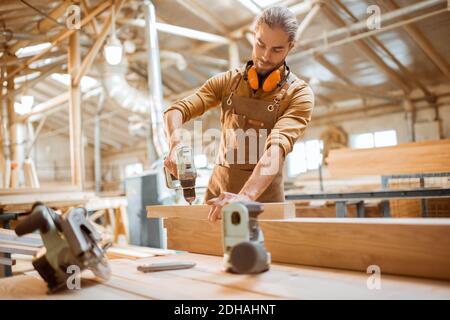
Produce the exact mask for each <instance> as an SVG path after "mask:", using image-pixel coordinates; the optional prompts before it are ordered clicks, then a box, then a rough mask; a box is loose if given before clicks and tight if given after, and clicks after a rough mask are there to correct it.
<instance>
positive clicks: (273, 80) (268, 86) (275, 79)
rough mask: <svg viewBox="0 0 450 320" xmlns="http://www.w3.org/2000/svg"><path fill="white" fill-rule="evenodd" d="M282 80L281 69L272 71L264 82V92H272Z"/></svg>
mask: <svg viewBox="0 0 450 320" xmlns="http://www.w3.org/2000/svg"><path fill="white" fill-rule="evenodd" d="M280 81H281V73H280V70H275V71H272V72H271V73H270V74H269V76H268V77H267V78H266V80H264V83H263V91H264V92H270V91H272V90H274V89H275V88H276V87H277V85H278V84H279V83H280Z"/></svg>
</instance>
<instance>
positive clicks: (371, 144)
mask: <svg viewBox="0 0 450 320" xmlns="http://www.w3.org/2000/svg"><path fill="white" fill-rule="evenodd" d="M395 145H397V132H396V131H395V130H386V131H377V132H374V133H372V132H368V133H362V134H355V135H352V136H350V146H351V147H352V148H355V149H365V148H377V147H387V146H395Z"/></svg>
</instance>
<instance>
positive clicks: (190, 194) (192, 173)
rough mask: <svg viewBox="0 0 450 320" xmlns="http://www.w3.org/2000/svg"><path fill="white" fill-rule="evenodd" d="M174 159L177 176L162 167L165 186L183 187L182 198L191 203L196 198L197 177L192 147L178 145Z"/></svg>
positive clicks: (171, 187)
mask: <svg viewBox="0 0 450 320" xmlns="http://www.w3.org/2000/svg"><path fill="white" fill-rule="evenodd" d="M175 161H176V166H177V177H175V176H174V175H172V174H171V173H170V172H169V170H168V169H167V168H166V167H164V173H165V176H166V186H167V187H168V188H170V189H180V188H181V189H183V196H184V199H185V200H186V201H187V202H188V203H189V204H190V205H191V204H192V202H194V200H195V198H196V194H195V180H196V179H197V171H196V170H195V165H194V156H193V152H192V149H191V148H190V147H187V146H181V147H178V148H177V150H176V159H175Z"/></svg>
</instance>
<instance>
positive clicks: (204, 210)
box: [147, 202, 295, 220]
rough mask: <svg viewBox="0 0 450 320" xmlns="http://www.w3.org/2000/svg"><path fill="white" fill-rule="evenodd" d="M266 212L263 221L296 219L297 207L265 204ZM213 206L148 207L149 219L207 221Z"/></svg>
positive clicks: (287, 204) (288, 203) (288, 204)
mask: <svg viewBox="0 0 450 320" xmlns="http://www.w3.org/2000/svg"><path fill="white" fill-rule="evenodd" d="M263 205H264V211H263V212H262V213H261V214H260V216H259V217H260V218H261V219H290V218H295V205H294V204H293V203H290V202H286V203H264V204H263ZM210 208H211V206H209V205H206V204H196V205H192V206H189V205H156V206H147V217H148V218H175V217H178V218H188V219H201V220H207V219H208V213H209V210H210Z"/></svg>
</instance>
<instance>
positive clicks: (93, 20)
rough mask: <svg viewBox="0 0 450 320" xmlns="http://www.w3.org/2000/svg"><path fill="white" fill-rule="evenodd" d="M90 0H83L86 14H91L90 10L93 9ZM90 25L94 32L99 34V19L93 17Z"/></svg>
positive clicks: (82, 5) (82, 6)
mask: <svg viewBox="0 0 450 320" xmlns="http://www.w3.org/2000/svg"><path fill="white" fill-rule="evenodd" d="M88 1H89V0H81V8H82V9H83V10H84V14H85V15H89V11H91V7H90V4H89V2H88ZM89 25H90V27H91V29H92V33H93V34H94V35H95V36H97V35H98V25H97V20H96V19H95V18H93V19H92V20H91V21H90V22H89Z"/></svg>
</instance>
